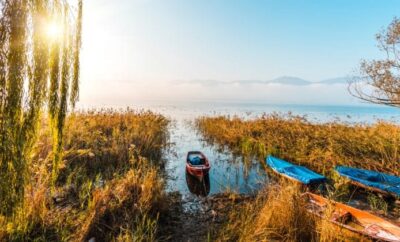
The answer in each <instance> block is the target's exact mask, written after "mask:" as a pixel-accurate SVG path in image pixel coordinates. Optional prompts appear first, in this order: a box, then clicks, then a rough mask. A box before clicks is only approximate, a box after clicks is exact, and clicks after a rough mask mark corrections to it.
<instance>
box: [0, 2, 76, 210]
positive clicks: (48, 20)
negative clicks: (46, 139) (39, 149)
mask: <svg viewBox="0 0 400 242" xmlns="http://www.w3.org/2000/svg"><path fill="white" fill-rule="evenodd" d="M0 7H1V13H0V14H1V15H0V118H1V119H0V142H1V143H0V214H10V213H12V212H13V209H14V208H15V207H16V206H17V205H18V204H19V203H21V202H22V201H23V196H24V186H25V183H26V182H27V179H26V177H27V171H28V169H27V167H28V165H29V157H30V153H31V150H32V147H33V145H34V143H35V140H36V136H37V129H38V123H39V120H40V115H41V113H43V109H44V108H45V106H46V104H47V110H48V114H49V115H48V116H49V119H50V124H51V127H52V130H53V136H54V145H53V146H54V149H53V151H54V163H53V164H54V165H53V167H52V174H53V181H55V180H56V178H57V174H58V171H57V170H58V163H59V161H60V160H61V155H62V134H63V128H64V123H65V118H66V115H67V112H68V107H69V106H70V107H73V106H74V105H75V103H76V101H77V98H78V90H79V53H80V46H81V31H82V27H81V25H82V0H78V4H77V6H76V7H75V6H73V5H72V4H70V3H69V2H68V1H62V0H4V1H0ZM74 9H75V11H74ZM50 26H52V27H57V28H59V30H60V31H59V33H52V35H49V33H48V32H49V31H48V30H49V28H50ZM70 86H71V90H69V88H70ZM24 87H27V88H26V89H25V90H24ZM69 94H71V95H69ZM46 96H47V99H46ZM46 100H47V102H46ZM68 101H70V103H68Z"/></svg>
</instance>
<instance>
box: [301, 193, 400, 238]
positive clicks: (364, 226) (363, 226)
mask: <svg viewBox="0 0 400 242" xmlns="http://www.w3.org/2000/svg"><path fill="white" fill-rule="evenodd" d="M304 196H306V197H307V198H308V206H307V210H308V211H309V212H311V213H313V214H315V215H317V216H319V217H324V216H326V215H325V211H326V209H327V208H328V205H329V204H330V205H331V206H333V207H331V209H332V210H333V211H332V214H331V215H330V222H332V223H334V224H336V225H338V226H341V227H343V228H346V229H348V230H351V231H353V232H355V233H359V234H362V235H365V236H367V237H370V238H372V239H376V240H380V241H400V227H398V226H397V225H395V224H393V223H390V222H389V221H387V220H385V219H383V218H380V217H378V216H375V215H372V214H370V213H368V212H366V211H362V210H359V209H356V208H353V207H350V206H348V205H345V204H343V203H339V202H333V201H330V200H328V199H326V198H324V197H321V196H318V195H316V194H313V193H305V194H304Z"/></svg>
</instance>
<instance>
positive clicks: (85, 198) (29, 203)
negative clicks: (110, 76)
mask: <svg viewBox="0 0 400 242" xmlns="http://www.w3.org/2000/svg"><path fill="white" fill-rule="evenodd" d="M168 124H169V120H167V119H166V118H164V117H163V116H161V115H158V114H154V113H151V112H144V111H143V112H134V111H131V110H127V111H122V112H121V111H118V112H117V111H113V110H102V111H88V112H78V113H73V114H71V115H70V116H69V117H68V119H67V120H66V127H65V136H64V142H63V144H64V146H63V157H64V158H63V160H62V162H61V163H60V176H59V177H58V179H57V181H56V183H55V187H53V186H52V182H51V173H52V170H51V163H52V157H53V155H52V152H53V149H52V141H51V136H49V133H51V130H50V127H49V125H48V124H47V122H46V121H43V122H42V123H41V128H40V132H39V138H38V142H37V144H36V145H35V147H34V149H33V152H32V156H31V165H30V166H29V171H28V174H29V175H28V177H29V182H28V183H27V185H26V187H25V189H26V191H27V192H26V194H25V196H24V201H23V202H22V203H21V205H19V206H18V207H17V208H16V213H15V214H14V215H13V216H0V240H7V241H26V240H32V241H33V240H36V241H71V240H74V241H84V240H88V239H90V238H92V237H95V238H96V239H97V241H99V240H100V241H101V240H104V241H138V240H139V241H142V240H147V241H149V240H153V239H154V238H155V236H156V231H157V221H158V217H159V216H160V213H162V211H163V209H164V208H165V205H166V204H165V203H164V202H165V201H166V199H165V196H166V195H165V193H164V184H165V183H164V175H163V171H162V167H163V164H164V161H163V160H162V152H163V150H164V149H165V148H166V146H167V145H168V130H167V126H168Z"/></svg>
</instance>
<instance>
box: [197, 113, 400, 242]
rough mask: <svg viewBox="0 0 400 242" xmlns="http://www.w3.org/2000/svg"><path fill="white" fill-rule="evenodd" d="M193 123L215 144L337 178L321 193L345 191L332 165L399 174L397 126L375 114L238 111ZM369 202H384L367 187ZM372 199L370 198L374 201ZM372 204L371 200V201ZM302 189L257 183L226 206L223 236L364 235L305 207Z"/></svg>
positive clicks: (342, 194)
mask: <svg viewBox="0 0 400 242" xmlns="http://www.w3.org/2000/svg"><path fill="white" fill-rule="evenodd" d="M195 126H196V128H197V129H198V131H199V132H200V134H201V135H202V136H203V137H204V139H205V140H206V141H207V142H209V143H212V144H214V145H217V147H219V149H221V150H226V149H228V150H230V151H231V152H233V153H234V154H236V155H241V156H243V157H244V159H243V161H246V160H250V159H253V158H258V159H259V161H260V162H261V163H262V164H265V157H266V156H267V155H274V156H277V157H280V158H283V159H285V160H289V161H291V162H294V163H297V164H300V165H304V166H306V167H308V168H310V169H312V170H315V171H317V172H319V173H322V174H324V175H326V176H328V177H330V178H331V179H332V180H334V181H335V183H334V184H333V186H328V191H327V193H328V194H327V195H328V196H329V197H331V199H333V200H342V199H345V200H347V199H349V194H351V192H350V188H349V186H348V181H347V180H345V179H342V178H340V177H338V175H337V173H335V172H333V168H334V167H335V166H337V165H346V166H354V167H358V168H365V169H371V170H377V171H381V172H387V173H390V174H394V175H400V162H399V155H400V151H399V149H398V147H400V126H398V125H396V124H393V123H388V122H383V121H379V122H377V123H375V124H360V123H359V124H350V123H342V122H339V121H333V122H328V123H312V122H310V121H308V120H307V119H306V118H304V117H300V116H293V115H290V114H288V115H284V116H282V115H278V114H270V115H264V116H262V117H259V118H256V119H253V120H244V119H241V118H239V117H231V116H217V117H200V118H198V119H197V120H196V122H195ZM370 200H371V201H374V202H373V203H371V207H372V209H374V207H375V209H377V210H383V211H386V210H387V206H385V205H387V204H386V203H385V202H383V203H382V202H380V201H381V199H380V198H379V197H376V196H374V195H373V194H370V195H369V196H368V201H370ZM374 204H375V205H374ZM372 205H374V206H372ZM305 207H306V206H305V202H304V200H302V199H301V189H300V187H298V186H297V185H295V184H292V183H291V182H288V181H286V182H283V181H281V180H279V183H277V184H269V185H267V187H266V188H265V189H264V190H262V191H260V192H259V194H258V196H257V197H256V199H254V200H252V201H248V202H246V203H245V204H243V207H242V209H241V210H237V211H232V212H231V215H230V219H229V221H228V222H227V223H226V225H225V228H223V229H222V230H220V231H219V233H217V238H218V240H221V241H368V239H367V238H364V237H361V236H360V235H357V234H354V233H352V232H349V231H346V230H344V229H341V228H340V227H338V226H335V225H333V224H332V223H331V221H330V219H329V218H330V217H331V216H330V214H329V209H327V214H326V216H323V217H322V218H320V217H316V216H312V215H310V214H309V213H307V211H306V208H305Z"/></svg>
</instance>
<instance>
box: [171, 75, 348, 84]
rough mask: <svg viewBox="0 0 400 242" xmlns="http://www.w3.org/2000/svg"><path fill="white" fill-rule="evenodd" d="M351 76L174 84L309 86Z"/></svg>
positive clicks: (284, 77) (345, 80)
mask: <svg viewBox="0 0 400 242" xmlns="http://www.w3.org/2000/svg"><path fill="white" fill-rule="evenodd" d="M351 79H352V78H351V77H336V78H330V79H325V80H321V81H309V80H305V79H302V78H299V77H294V76H281V77H278V78H275V79H272V80H268V81H263V80H237V81H230V82H225V81H218V80H191V81H175V82H174V83H175V84H200V85H202V86H218V85H235V84H236V85H254V84H264V85H268V84H280V85H287V86H309V85H315V84H320V85H335V84H347V83H349V81H351Z"/></svg>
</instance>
